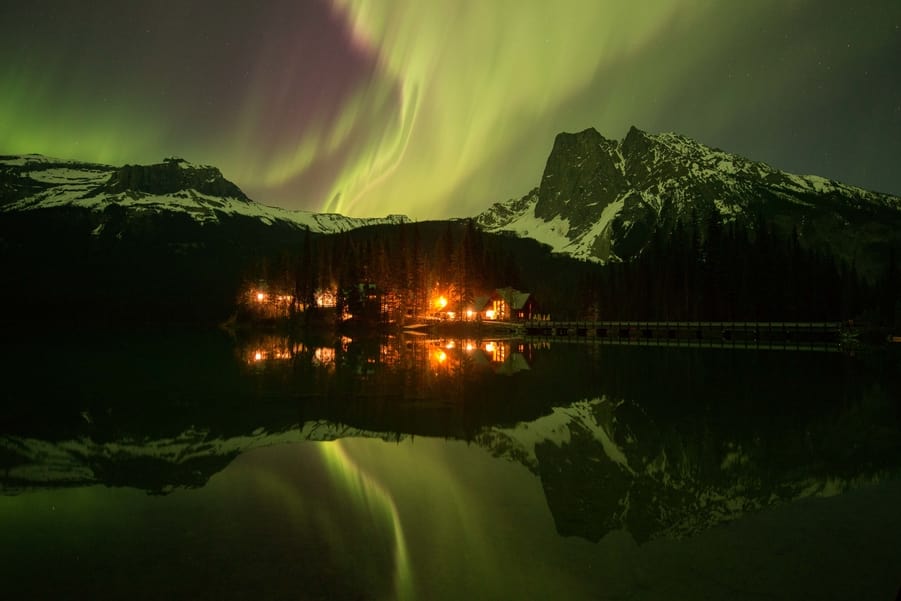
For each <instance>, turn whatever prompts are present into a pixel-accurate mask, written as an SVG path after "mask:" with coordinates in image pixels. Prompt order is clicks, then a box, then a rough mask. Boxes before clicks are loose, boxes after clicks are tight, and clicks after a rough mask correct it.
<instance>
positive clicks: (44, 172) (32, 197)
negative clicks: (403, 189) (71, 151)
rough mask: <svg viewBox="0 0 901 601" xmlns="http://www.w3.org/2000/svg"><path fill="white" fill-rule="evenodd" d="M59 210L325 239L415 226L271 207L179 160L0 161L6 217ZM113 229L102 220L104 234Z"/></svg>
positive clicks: (0, 200) (211, 171)
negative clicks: (300, 232) (169, 217)
mask: <svg viewBox="0 0 901 601" xmlns="http://www.w3.org/2000/svg"><path fill="white" fill-rule="evenodd" d="M53 208H82V209H87V210H89V211H90V212H91V213H92V214H95V215H102V214H103V213H104V212H105V211H107V210H111V209H116V210H119V209H122V210H124V211H126V212H127V213H129V214H132V215H137V216H142V217H146V216H148V215H162V214H181V215H186V216H188V217H190V218H191V219H192V220H193V221H194V222H196V223H198V224H200V225H204V224H210V223H218V222H220V221H221V220H222V219H223V218H227V217H237V218H249V219H252V220H254V221H259V222H261V223H263V224H265V225H270V226H271V225H274V224H278V225H280V226H283V227H287V228H293V229H309V230H310V231H313V232H317V233H335V232H343V231H347V230H350V229H354V228H357V227H362V226H366V225H375V224H383V223H405V222H407V221H409V219H408V218H407V217H405V216H403V215H388V216H386V217H381V218H356V217H346V216H344V215H339V214H334V213H314V212H311V211H291V210H287V209H282V208H278V207H270V206H266V205H263V204H260V203H257V202H255V201H253V200H251V199H250V198H248V197H247V195H246V194H244V192H243V191H242V190H241V189H240V188H239V187H238V186H237V185H235V184H234V183H232V182H231V181H229V180H228V179H226V178H225V177H224V176H223V175H222V172H221V171H219V169H217V168H216V167H213V166H210V165H196V164H193V163H189V162H187V161H185V160H184V159H181V158H175V157H173V158H167V159H165V160H164V161H163V162H161V163H156V164H153V165H124V166H122V167H118V168H117V167H113V166H110V165H102V164H95V163H83V162H78V161H69V160H63V159H53V158H49V157H44V156H42V155H16V156H0V212H16V211H33V210H39V209H53ZM105 223H106V222H105V221H104V220H103V219H102V218H101V219H99V223H98V224H97V227H98V229H97V230H96V231H97V233H98V234H99V233H100V232H102V230H103V227H104V226H105Z"/></svg>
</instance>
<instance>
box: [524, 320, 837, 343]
mask: <svg viewBox="0 0 901 601" xmlns="http://www.w3.org/2000/svg"><path fill="white" fill-rule="evenodd" d="M521 333H522V334H523V335H524V336H526V337H527V338H536V339H549V340H559V341H585V342H597V343H612V344H649V345H655V346H659V345H669V344H672V345H697V346H717V347H723V346H733V345H734V346H745V347H747V346H759V347H766V348H773V347H779V348H782V347H798V346H810V347H814V346H816V347H825V348H830V347H835V348H838V347H839V346H840V344H841V342H842V339H843V335H844V330H843V324H842V322H829V321H826V322H823V321H820V322H813V321H805V322H787V321H780V322H776V321H753V322H752V321H741V322H740V321H525V322H522V324H521Z"/></svg>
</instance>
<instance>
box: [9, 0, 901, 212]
mask: <svg viewBox="0 0 901 601" xmlns="http://www.w3.org/2000/svg"><path fill="white" fill-rule="evenodd" d="M0 55H2V57H3V59H2V61H0V153H27V152H38V153H42V154H46V155H50V156H55V157H60V158H74V159H81V160H87V161H98V162H104V163H111V164H123V163H151V162H159V161H160V160H161V159H162V158H164V157H167V156H173V155H174V156H181V157H184V158H186V159H187V160H189V161H192V162H197V163H207V164H213V165H216V166H217V167H219V168H220V169H222V171H223V173H224V174H225V176H226V177H227V178H229V179H231V180H232V181H234V182H235V183H237V184H238V185H239V186H241V188H243V189H244V190H245V192H247V193H248V194H249V195H250V196H251V197H252V198H254V199H255V200H257V201H260V202H263V203H266V204H271V205H279V206H285V207H289V208H303V209H309V210H316V211H337V212H342V213H345V214H348V215H357V216H375V215H384V214H387V213H406V214H408V215H410V216H411V217H414V218H417V219H425V218H440V217H449V216H467V215H473V214H475V213H478V212H479V211H481V210H484V209H485V208H487V207H488V206H489V205H490V204H491V203H493V202H496V201H499V200H505V199H507V198H511V197H518V196H521V195H523V194H525V193H526V192H527V191H528V190H529V189H531V188H532V187H534V186H536V185H537V184H538V182H539V180H540V177H541V172H542V169H543V166H544V162H545V160H546V158H547V155H548V153H549V152H550V149H551V146H552V144H553V139H554V135H555V134H557V133H558V132H560V131H578V130H581V129H584V128H586V127H595V128H596V129H598V131H600V132H601V133H602V134H604V135H605V136H607V137H616V138H621V137H622V136H623V135H625V133H626V131H627V130H628V128H629V126H630V125H633V124H634V125H636V126H638V127H639V128H641V129H644V130H646V131H650V132H659V131H675V132H678V133H682V134H685V135H688V136H690V137H693V138H696V139H698V140H699V141H701V142H703V143H705V144H709V145H711V146H715V147H719V148H722V149H724V150H727V151H730V152H735V153H738V154H742V155H745V156H748V157H750V158H752V159H756V160H762V161H765V162H767V163H770V164H771V165H773V166H776V167H779V168H781V169H785V170H788V171H792V172H799V173H815V174H818V175H823V176H826V177H830V178H834V179H838V180H842V181H845V182H848V183H852V184H856V185H860V186H863V187H866V188H870V189H875V190H879V191H883V192H890V193H894V194H901V158H899V157H901V2H899V0H873V1H870V2H862V3H856V2H850V1H848V0H844V1H841V2H839V1H835V0H754V1H753V2H738V1H734V2H732V1H730V2H726V1H723V0H669V1H665V0H643V1H642V2H640V3H635V2H625V1H621V0H584V1H578V0H574V1H559V0H558V1H554V2H547V1H544V0H540V1H539V0H536V1H531V0H472V1H470V0H431V1H428V2H421V1H418V0H395V1H383V2H375V1H373V2H367V1H366V0H322V1H317V0H267V1H263V2H258V3H254V2H247V1H241V2H239V1H235V0H198V1H190V0H184V1H181V2H175V1H171V2H170V1H168V0H166V1H146V2H138V1H131V0H92V1H91V2H73V1H70V0H27V1H24V0H23V1H18V2H13V1H6V2H3V4H2V5H0Z"/></svg>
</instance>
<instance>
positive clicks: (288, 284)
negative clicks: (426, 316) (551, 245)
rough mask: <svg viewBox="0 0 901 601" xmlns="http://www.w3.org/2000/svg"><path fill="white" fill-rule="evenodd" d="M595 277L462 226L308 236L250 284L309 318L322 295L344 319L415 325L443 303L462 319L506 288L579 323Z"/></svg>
mask: <svg viewBox="0 0 901 601" xmlns="http://www.w3.org/2000/svg"><path fill="white" fill-rule="evenodd" d="M596 269H597V266H596V265H592V264H589V263H584V262H579V261H573V260H571V259H567V258H564V257H558V256H553V255H551V254H550V253H549V252H548V251H547V249H546V248H545V247H542V246H541V245H540V244H538V243H537V242H535V241H534V240H526V239H520V238H515V237H512V236H507V235H497V234H487V233H484V232H483V231H482V230H480V229H479V228H478V227H476V225H475V224H474V222H473V221H472V220H461V221H434V222H419V223H410V224H401V225H381V226H371V227H366V228H361V229H357V230H352V231H349V232H344V233H341V234H334V235H329V236H319V235H313V234H307V235H306V236H305V237H304V240H303V244H302V245H300V247H299V248H291V249H283V250H282V251H281V252H280V253H278V254H277V255H275V256H259V257H257V258H256V260H255V261H253V262H252V264H251V265H250V267H249V269H247V270H246V272H245V275H244V281H245V288H252V287H253V285H254V284H255V283H260V282H262V283H265V284H266V285H267V286H270V287H271V288H272V289H273V290H282V291H291V292H292V294H293V296H294V297H295V298H296V299H297V303H296V307H299V308H301V309H304V310H305V309H306V308H308V307H314V306H315V302H314V301H315V295H316V294H317V293H319V292H321V291H323V290H335V291H337V299H336V303H337V307H336V308H337V309H338V312H339V314H340V313H341V312H346V313H350V314H352V315H353V316H354V317H355V318H359V319H362V320H364V321H391V322H395V323H397V322H404V321H408V320H409V319H414V318H415V317H416V316H419V315H421V314H423V313H427V312H429V311H430V304H431V303H432V302H433V301H434V299H435V298H436V297H437V296H439V295H440V296H444V297H445V298H446V300H447V301H448V304H447V306H446V310H449V311H456V312H462V311H463V310H464V309H465V307H466V306H467V305H468V304H469V303H471V302H472V301H473V300H474V299H475V298H476V297H477V296H480V295H486V294H488V293H490V292H491V291H493V290H494V289H496V288H500V287H505V286H513V287H515V288H519V289H524V290H527V291H529V292H532V293H533V294H534V295H535V296H536V297H537V298H540V299H541V301H540V304H541V306H543V307H548V310H550V308H553V310H554V311H557V312H558V314H561V315H565V316H567V317H572V318H574V317H577V316H579V314H580V311H581V306H580V302H579V300H578V299H577V298H576V297H575V296H574V294H573V290H574V284H575V282H577V281H579V279H580V278H581V277H587V276H588V274H590V273H591V272H592V271H595V270H596ZM312 313H313V314H315V309H314V310H313V312H312Z"/></svg>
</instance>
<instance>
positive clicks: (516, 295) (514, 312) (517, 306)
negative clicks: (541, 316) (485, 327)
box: [466, 286, 536, 321]
mask: <svg viewBox="0 0 901 601" xmlns="http://www.w3.org/2000/svg"><path fill="white" fill-rule="evenodd" d="M466 314H467V315H477V316H478V317H480V318H481V319H484V320H488V321H495V320H496V321H525V320H529V319H533V318H534V316H535V315H536V305H535V299H534V298H533V297H532V294H531V293H530V292H520V291H519V290H516V289H515V288H511V287H509V286H508V287H506V288H498V289H496V290H495V291H494V292H492V293H491V294H490V295H487V296H479V297H476V299H475V300H474V301H473V303H472V304H471V305H470V306H469V308H468V309H467V311H466Z"/></svg>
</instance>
